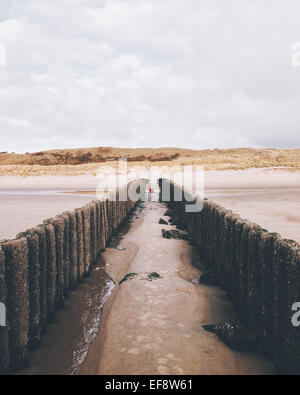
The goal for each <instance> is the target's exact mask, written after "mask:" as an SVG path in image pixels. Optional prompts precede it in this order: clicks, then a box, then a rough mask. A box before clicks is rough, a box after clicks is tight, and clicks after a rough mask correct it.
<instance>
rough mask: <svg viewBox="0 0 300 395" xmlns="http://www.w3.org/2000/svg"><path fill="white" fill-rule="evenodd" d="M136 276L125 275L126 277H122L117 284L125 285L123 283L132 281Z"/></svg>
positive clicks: (135, 274) (134, 274) (133, 274)
mask: <svg viewBox="0 0 300 395" xmlns="http://www.w3.org/2000/svg"><path fill="white" fill-rule="evenodd" d="M137 275H138V274H137V273H128V274H126V276H125V277H123V278H122V280H121V281H120V282H119V285H121V284H123V283H125V281H127V280H132V279H133V278H134V277H135V276H137Z"/></svg>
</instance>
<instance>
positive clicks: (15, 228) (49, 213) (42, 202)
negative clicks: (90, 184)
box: [0, 190, 95, 240]
mask: <svg viewBox="0 0 300 395" xmlns="http://www.w3.org/2000/svg"><path fill="white" fill-rule="evenodd" d="M93 199H95V197H94V196H93V195H91V196H90V195H86V196H81V195H70V194H61V193H57V192H56V191H53V192H50V191H46V190H40V191H28V190H27V191H24V190H19V191H3V190H2V191H1V190H0V216H1V221H0V240H2V239H12V238H14V237H15V236H16V235H17V234H18V233H20V232H23V231H24V230H25V229H29V228H32V227H34V226H36V225H38V224H40V223H42V222H43V220H44V219H45V218H50V217H54V216H56V215H58V214H61V213H62V212H64V211H68V210H72V209H74V208H77V207H82V206H84V205H85V204H87V203H89V202H90V201H91V200H93Z"/></svg>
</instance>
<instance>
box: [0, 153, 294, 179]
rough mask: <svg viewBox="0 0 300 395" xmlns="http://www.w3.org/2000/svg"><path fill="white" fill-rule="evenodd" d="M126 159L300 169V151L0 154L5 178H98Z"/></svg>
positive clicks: (161, 163)
mask: <svg viewBox="0 0 300 395" xmlns="http://www.w3.org/2000/svg"><path fill="white" fill-rule="evenodd" d="M119 158H127V160H128V162H129V166H130V167H135V166H141V165H142V166H145V167H148V166H150V165H151V164H153V163H154V164H155V165H156V166H182V165H190V164H198V165H202V166H204V167H205V169H206V170H239V169H247V168H263V167H285V168H291V169H299V168H300V149H286V150H277V149H250V148H239V149H227V150H219V149H215V150H201V151H196V150H188V149H178V148H157V149H150V148H137V149H126V148H90V149H89V148H84V149H72V150H55V151H44V152H37V153H27V154H13V153H12V154H8V153H2V154H0V176H4V175H19V176H28V175H64V176H72V175H83V174H92V175H96V172H97V169H98V168H99V166H101V165H104V164H109V165H110V166H112V167H117V165H118V159H119Z"/></svg>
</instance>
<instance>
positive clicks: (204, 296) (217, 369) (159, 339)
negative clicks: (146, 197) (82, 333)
mask: <svg viewBox="0 0 300 395" xmlns="http://www.w3.org/2000/svg"><path fill="white" fill-rule="evenodd" d="M144 205H145V208H144V210H143V211H142V213H141V214H140V218H139V219H137V220H135V221H134V223H133V226H132V227H131V229H130V230H129V232H128V233H127V234H126V235H125V236H124V238H123V240H122V241H121V246H122V247H124V248H126V249H125V250H112V249H107V251H106V252H105V254H104V260H105V261H106V271H107V272H108V274H109V275H110V276H111V277H112V278H113V279H114V281H115V282H116V283H118V282H119V281H120V279H121V278H123V276H124V275H125V274H126V273H130V272H135V273H139V275H138V276H137V277H136V278H134V279H132V280H129V281H126V282H124V283H123V284H122V285H117V286H116V287H115V289H114V291H113V294H112V296H111V298H110V299H109V301H108V302H107V303H106V304H105V306H104V310H103V318H102V320H103V321H102V323H103V324H102V327H101V330H100V332H99V334H98V336H97V337H96V339H95V340H94V342H93V344H92V346H91V348H90V350H89V353H88V356H87V359H86V360H85V362H84V363H83V365H82V366H81V368H80V370H79V373H80V374H124V375H131V374H175V375H176V374H260V373H271V372H272V369H271V366H270V364H269V363H268V362H266V361H265V360H263V359H260V358H259V357H258V356H257V355H254V354H245V353H244V354H240V353H236V352H233V351H231V350H230V349H229V348H227V347H226V346H225V345H224V344H222V343H221V342H219V341H218V340H217V339H216V337H215V336H214V335H213V334H210V333H207V332H205V331H204V330H203V329H202V327H201V326H202V325H203V324H208V323H215V322H220V321H224V320H228V319H229V320H230V318H232V317H233V314H234V313H233V310H232V306H231V303H230V302H229V301H228V300H227V299H226V297H225V294H224V293H223V291H221V290H220V289H217V288H215V287H205V286H200V285H199V284H197V280H198V278H199V274H200V272H199V270H197V269H196V268H195V267H194V266H192V265H191V261H192V257H193V255H194V254H193V251H192V247H190V245H189V244H188V243H187V242H185V241H182V240H166V239H163V238H162V236H161V228H162V227H165V228H167V227H168V226H162V225H158V221H159V218H160V217H162V216H163V214H164V212H165V209H166V208H165V206H164V205H163V204H160V203H150V202H147V203H144ZM149 272H157V273H158V274H159V275H160V276H162V278H160V279H157V280H153V281H147V280H145V278H146V273H149Z"/></svg>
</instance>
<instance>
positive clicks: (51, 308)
mask: <svg viewBox="0 0 300 395" xmlns="http://www.w3.org/2000/svg"><path fill="white" fill-rule="evenodd" d="M146 185H147V180H145V179H140V180H136V181H133V182H131V183H129V184H128V185H127V186H124V187H121V188H119V189H118V190H117V193H116V199H112V198H103V199H102V200H95V201H93V202H91V203H89V204H88V205H86V206H84V207H82V208H80V209H76V210H74V211H69V212H65V213H62V214H61V215H58V216H56V217H55V218H50V219H47V220H45V221H44V222H43V224H41V225H38V226H37V227H35V228H33V229H29V230H27V231H25V232H23V233H21V234H19V235H18V236H17V237H16V239H14V240H5V241H2V242H1V243H0V303H1V305H2V306H5V308H6V325H5V326H0V373H7V372H10V371H15V370H19V369H22V368H24V367H26V366H27V365H28V363H29V352H30V351H31V350H33V349H35V348H36V347H38V346H40V344H41V341H42V335H43V334H44V333H45V332H46V331H47V325H48V323H50V322H53V321H55V312H56V310H58V309H62V308H63V307H64V300H65V299H66V298H67V297H68V294H69V290H73V289H75V288H76V287H77V286H78V285H79V284H80V283H81V282H82V281H84V279H85V277H87V276H89V275H90V273H91V271H92V269H93V266H94V264H95V263H96V261H97V259H98V257H99V255H100V253H101V252H102V251H104V249H105V247H106V245H107V243H108V242H109V240H110V238H111V236H112V234H113V233H114V232H116V231H117V229H118V228H119V226H120V225H121V224H122V222H123V221H124V220H125V219H126V218H127V217H128V215H129V214H130V212H131V211H132V210H133V208H134V207H135V205H136V204H137V201H133V200H131V199H130V198H129V191H130V190H131V191H132V190H134V191H136V193H139V194H140V195H141V196H142V195H143V193H144V191H145V187H146ZM130 196H132V195H130ZM124 197H125V199H124Z"/></svg>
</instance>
